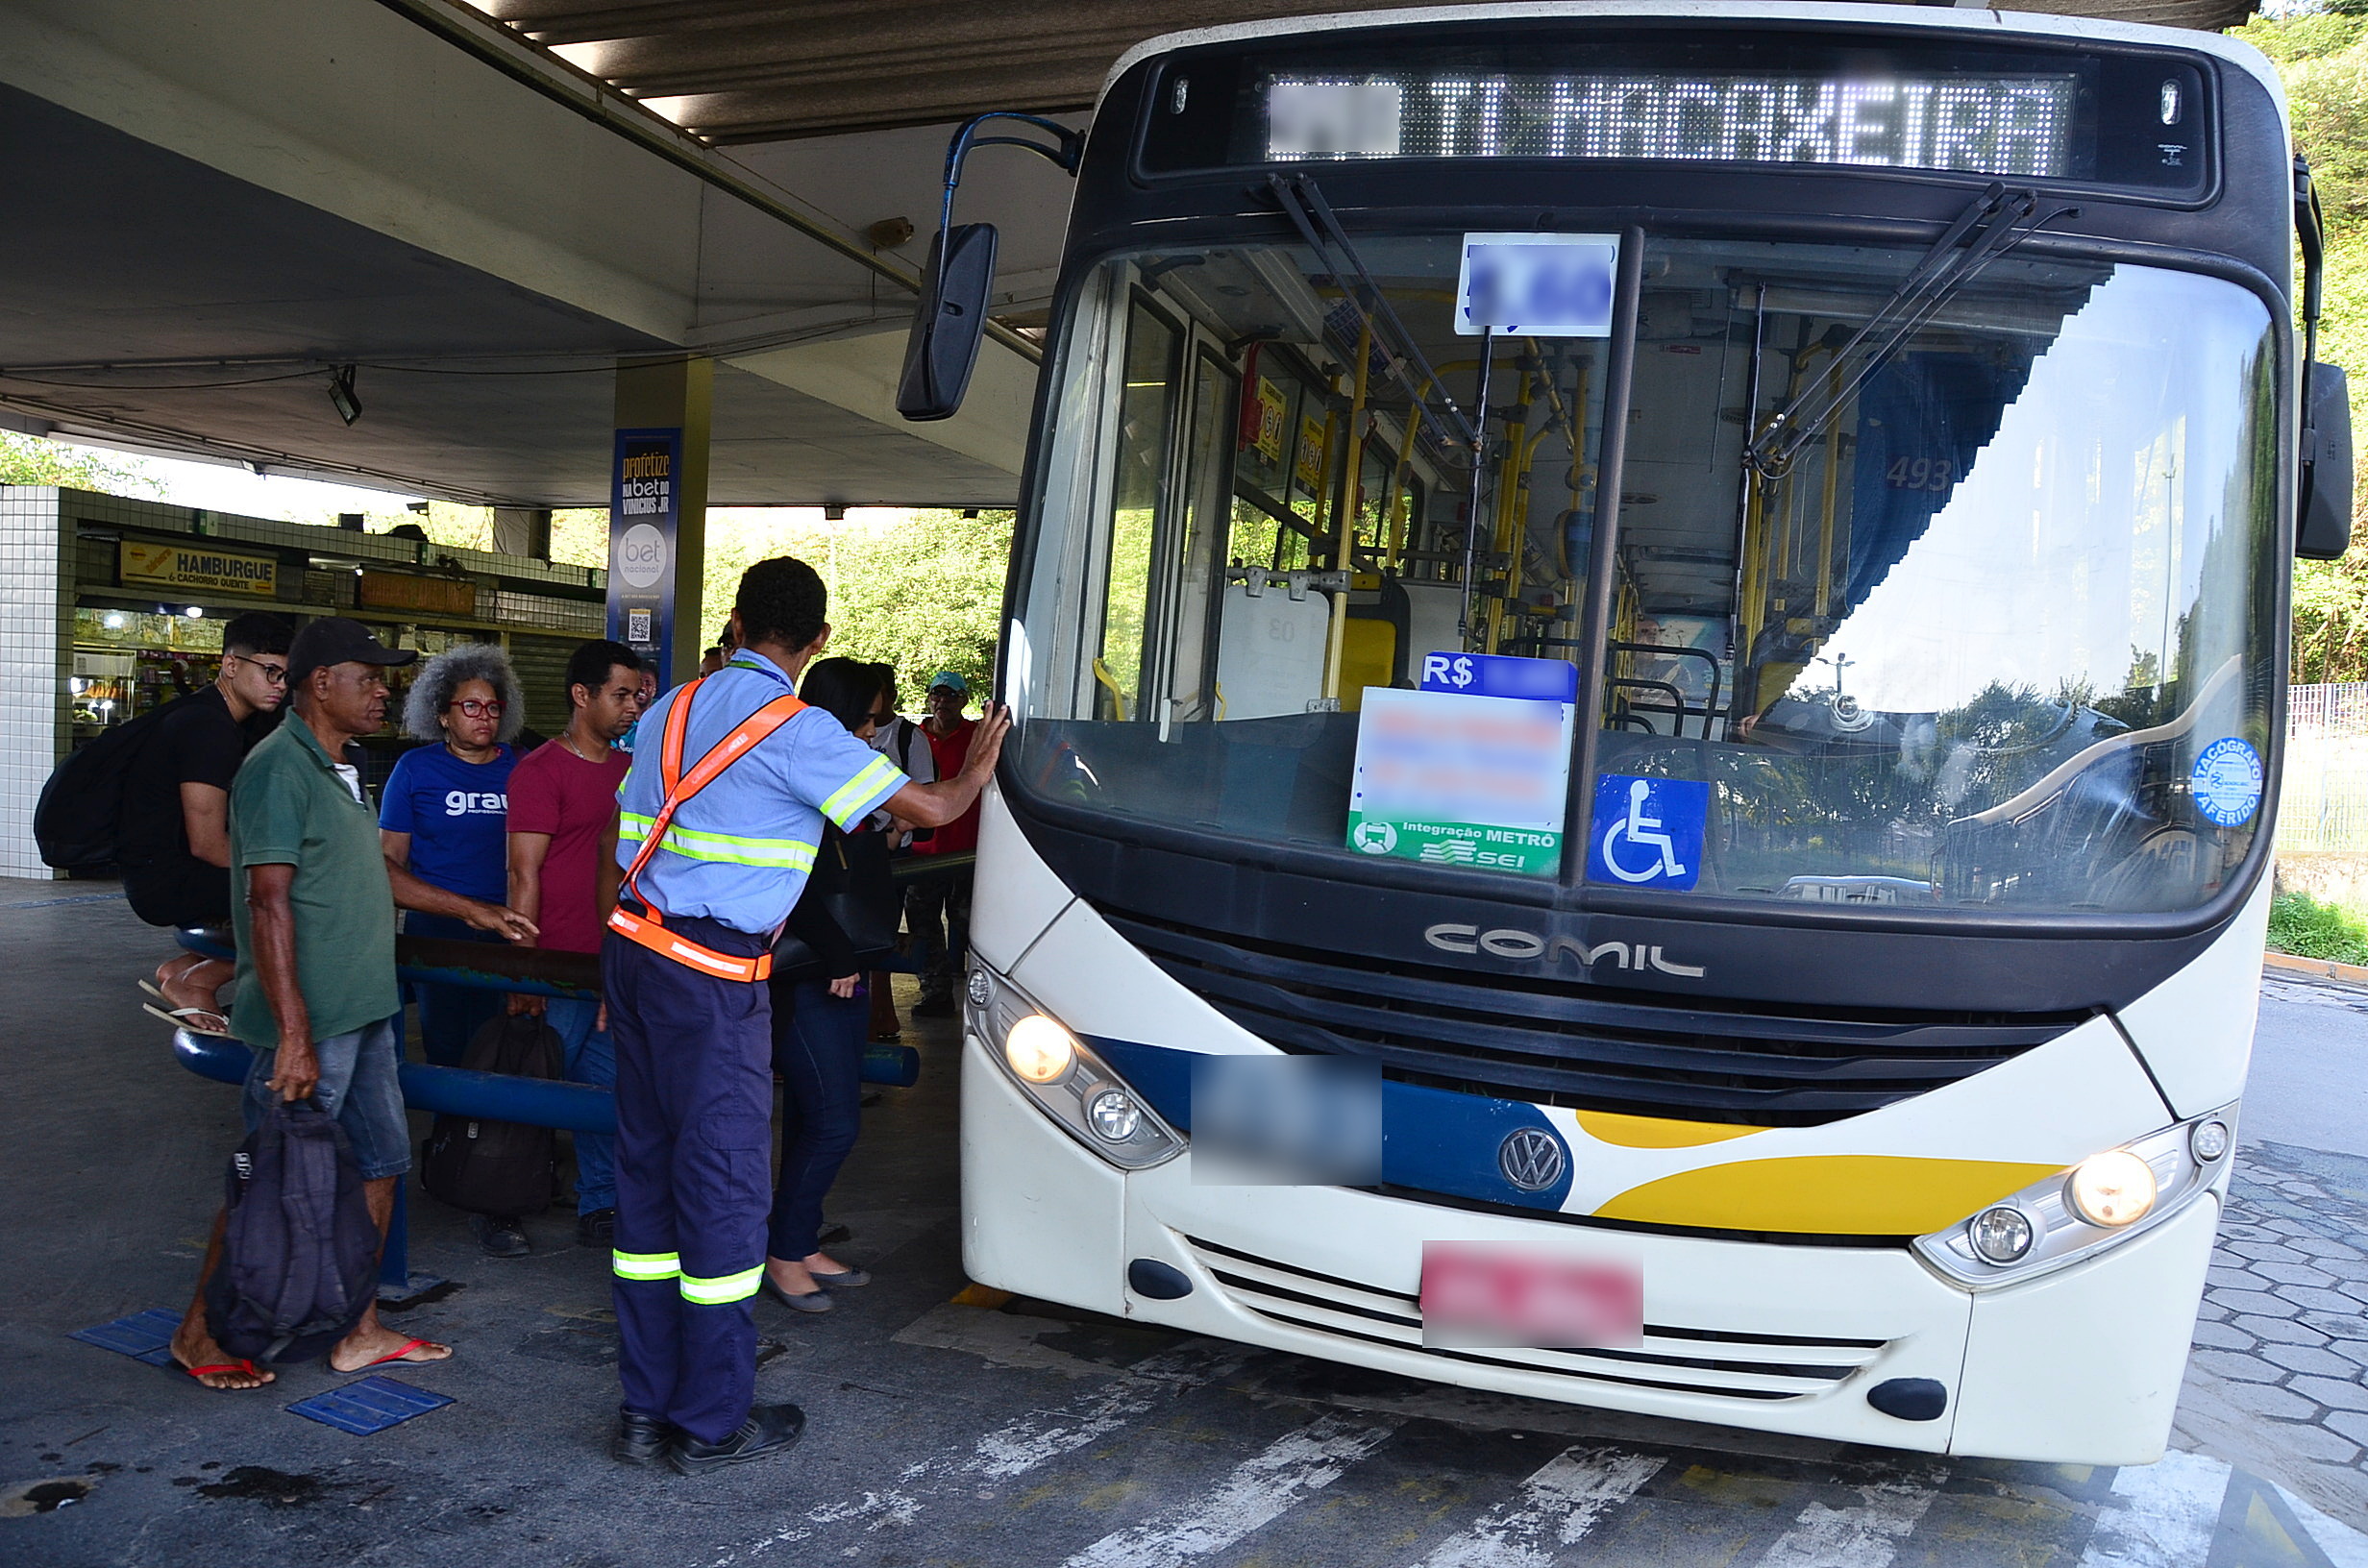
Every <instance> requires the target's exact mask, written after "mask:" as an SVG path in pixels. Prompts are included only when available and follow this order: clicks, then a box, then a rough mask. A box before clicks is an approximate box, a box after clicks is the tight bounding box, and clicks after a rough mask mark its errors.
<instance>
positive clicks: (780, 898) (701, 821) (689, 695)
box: [601, 556, 1010, 1475]
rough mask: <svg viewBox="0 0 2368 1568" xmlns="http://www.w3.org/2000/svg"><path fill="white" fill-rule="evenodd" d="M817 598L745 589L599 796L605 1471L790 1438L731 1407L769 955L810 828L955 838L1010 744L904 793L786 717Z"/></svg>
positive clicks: (741, 1454)
mask: <svg viewBox="0 0 2368 1568" xmlns="http://www.w3.org/2000/svg"><path fill="white" fill-rule="evenodd" d="M826 599H827V596H826V593H825V590H824V587H823V581H822V578H821V577H819V576H816V575H815V572H814V569H813V568H812V567H810V566H807V565H806V564H805V563H804V562H803V561H798V560H792V559H790V558H788V557H786V556H777V557H776V558H774V559H772V560H767V561H759V562H757V563H756V564H755V565H754V566H752V567H751V568H749V570H748V573H747V575H746V576H743V577H742V578H741V579H740V590H739V593H738V596H737V597H736V599H735V600H734V602H733V605H732V612H731V629H732V640H733V641H735V642H736V643H737V644H738V645H739V648H738V651H736V652H735V653H734V654H733V655H732V657H731V660H730V661H729V662H728V663H727V664H726V665H725V666H724V668H723V669H722V670H720V671H718V672H717V673H716V674H712V675H709V676H707V677H705V678H704V679H702V680H699V681H694V682H692V683H690V684H688V685H685V686H679V687H677V688H676V689H675V690H674V691H672V692H669V693H668V694H667V695H666V696H664V697H663V698H659V699H658V701H657V704H656V705H655V706H654V707H653V708H652V709H651V710H650V713H649V715H648V717H647V718H646V719H645V720H644V722H643V724H642V730H641V737H640V744H639V746H638V747H637V749H636V750H635V751H634V754H633V767H632V772H630V773H629V775H628V776H627V778H626V781H625V787H624V789H623V791H622V792H621V793H620V803H621V806H622V810H623V816H622V819H621V826H620V830H619V834H618V845H617V859H618V861H619V863H620V864H621V865H623V866H624V868H625V875H624V879H623V886H622V887H621V889H620V895H619V899H618V905H617V911H616V914H615V915H614V916H613V917H611V919H610V923H609V930H608V934H607V937H606V939H605V941H604V943H603V945H602V948H601V973H602V983H603V986H604V991H605V992H606V996H607V1003H608V1024H609V1029H610V1031H611V1032H612V1033H613V1035H614V1036H615V1040H616V1048H617V1088H616V1095H617V1140H616V1161H617V1218H616V1249H615V1254H614V1261H613V1267H614V1270H615V1274H616V1282H615V1300H616V1309H617V1329H618V1335H619V1340H620V1343H619V1347H618V1351H619V1354H618V1374H619V1377H620V1380H621V1381H622V1383H623V1384H624V1395H625V1397H624V1404H623V1406H622V1408H621V1409H620V1412H619V1414H620V1419H619V1424H618V1430H617V1437H616V1442H615V1445H614V1452H615V1454H616V1456H617V1458H620V1459H623V1460H625V1461H627V1462H629V1463H633V1464H646V1463H648V1462H650V1461H652V1460H654V1459H657V1458H665V1459H667V1460H668V1461H669V1462H671V1463H672V1464H673V1466H674V1468H675V1469H677V1470H678V1471H680V1472H682V1473H683V1474H685V1475H694V1474H699V1473H702V1472H704V1471H707V1470H710V1469H715V1468H718V1467H721V1466H724V1465H728V1464H736V1463H740V1462H743V1461H746V1460H750V1459H757V1458H765V1457H767V1456H769V1455H773V1454H777V1453H780V1452H782V1451H783V1450H785V1449H787V1448H788V1447H789V1446H790V1445H791V1444H793V1443H795V1442H796V1441H797V1440H798V1436H799V1434H800V1433H801V1432H802V1431H803V1429H804V1426H805V1416H804V1414H803V1412H802V1411H801V1410H800V1409H798V1407H796V1406H795V1405H766V1406H756V1405H754V1403H753V1401H754V1396H755V1390H756V1317H755V1311H754V1301H753V1298H754V1296H755V1294H756V1290H757V1286H758V1284H759V1283H760V1282H761V1281H762V1280H763V1279H764V1276H765V1241H766V1235H765V1221H766V1213H767V1210H768V1209H769V1208H770V1205H771V1200H772V1191H771V1186H772V1184H771V1182H770V1181H769V1179H768V1178H769V1175H770V1172H769V1170H768V1166H769V1165H770V1164H771V1163H772V1159H771V1157H772V1152H773V1129H772V1099H773V1070H772V1059H773V1041H772V1012H771V1007H770V1003H769V998H768V996H767V992H766V988H765V986H764V984H763V981H764V980H765V979H766V978H767V977H768V976H769V974H770V973H771V969H772V962H771V960H772V946H773V940H774V934H775V933H776V932H777V930H778V929H779V928H780V925H781V922H782V921H783V919H786V918H787V916H788V915H789V912H790V909H791V907H792V906H793V905H795V904H796V903H797V901H798V894H799V893H800V891H801V890H802V888H803V887H804V884H805V878H806V873H807V871H808V870H810V869H811V868H812V866H813V863H814V854H815V846H816V845H818V844H820V842H821V839H822V826H823V822H824V821H826V820H827V821H830V822H832V823H833V824H835V825H837V826H838V827H839V828H840V829H842V830H844V829H846V828H847V827H849V826H851V824H853V823H855V822H858V821H862V820H863V818H864V817H865V816H867V815H868V814H870V813H871V812H873V811H876V810H878V809H879V808H880V807H882V806H885V807H887V808H888V809H889V810H890V811H891V812H893V813H894V814H895V815H896V816H898V817H899V818H900V819H902V820H903V821H909V822H913V823H916V824H918V825H921V826H925V827H937V826H942V825H943V824H945V823H948V822H950V821H954V820H955V819H956V818H958V817H960V816H961V815H962V814H963V813H964V812H965V811H967V810H969V809H970V807H971V806H972V804H973V803H974V802H975V801H976V800H977V798H978V795H979V792H980V790H981V789H983V788H984V787H985V785H986V782H987V780H988V779H989V778H991V777H993V776H994V772H995V762H996V758H997V756H998V755H999V753H1000V751H1001V749H1002V743H1003V732H1004V730H1005V729H1006V728H1007V727H1008V726H1009V724H1010V718H1009V716H1008V715H1007V714H1005V713H1003V712H1000V711H999V710H990V711H989V713H988V714H987V717H986V718H985V720H983V721H982V722H981V723H980V724H979V727H978V731H977V733H976V735H975V736H974V740H973V743H972V746H971V748H970V756H969V758H968V759H967V761H966V763H965V766H964V767H963V769H962V772H960V773H959V774H958V775H957V776H955V777H953V778H950V779H947V780H944V781H943V782H940V783H935V784H915V783H913V782H912V781H911V780H910V779H908V778H906V777H905V776H904V774H903V773H901V772H898V770H897V767H896V765H895V764H894V763H892V762H890V761H889V760H888V759H887V758H886V757H883V756H880V755H879V754H878V753H877V752H875V751H874V750H872V748H871V747H867V746H866V745H864V744H863V742H861V741H859V740H857V739H856V738H855V737H854V736H853V735H851V734H850V733H849V732H848V730H847V727H846V725H844V724H843V723H840V722H839V721H838V720H836V719H834V718H832V717H831V716H830V715H829V714H828V713H826V712H822V711H819V710H816V709H812V708H807V707H805V706H803V704H802V703H800V702H799V701H798V700H797V699H796V698H794V697H793V695H792V693H793V690H794V687H795V684H796V682H797V679H798V677H799V676H800V675H801V674H802V673H803V672H804V670H805V667H806V665H807V664H808V663H809V662H811V661H812V660H813V659H814V658H815V657H816V655H818V654H820V653H821V652H822V650H823V649H824V647H825V645H826V644H827V643H828V642H829V640H830V627H829V625H828V623H827V622H826V619H825V614H826V607H827V604H826ZM728 742H729V743H731V744H727V743H728ZM670 775H671V776H672V777H673V780H674V782H673V783H672V786H671V788H670V787H669V782H668V780H669V776H670Z"/></svg>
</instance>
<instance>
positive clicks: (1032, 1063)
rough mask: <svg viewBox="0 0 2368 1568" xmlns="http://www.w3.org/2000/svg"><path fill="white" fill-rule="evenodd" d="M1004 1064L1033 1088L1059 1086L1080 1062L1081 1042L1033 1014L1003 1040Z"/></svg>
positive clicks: (1013, 1028) (1046, 1018)
mask: <svg viewBox="0 0 2368 1568" xmlns="http://www.w3.org/2000/svg"><path fill="white" fill-rule="evenodd" d="M1003 1060H1004V1061H1005V1062H1006V1063H1008V1064H1010V1066H1011V1070H1012V1071H1014V1072H1016V1073H1018V1074H1019V1075H1020V1076H1021V1077H1023V1078H1024V1079H1026V1080H1027V1081H1028V1082H1029V1083H1031V1084H1057V1083H1059V1082H1060V1081H1061V1080H1062V1079H1063V1078H1065V1077H1067V1076H1068V1075H1069V1069H1070V1067H1071V1066H1073V1064H1074V1063H1075V1062H1076V1060H1077V1042H1076V1041H1075V1040H1073V1039H1072V1038H1071V1036H1070V1033H1069V1031H1068V1030H1066V1029H1064V1028H1062V1027H1061V1026H1060V1025H1059V1024H1057V1023H1054V1022H1053V1021H1052V1020H1051V1019H1050V1018H1048V1017H1045V1016H1044V1015H1043V1014H1042V1013H1030V1014H1029V1015H1028V1016H1027V1017H1024V1018H1022V1019H1021V1020H1020V1021H1019V1022H1017V1023H1015V1024H1013V1025H1012V1026H1011V1033H1009V1034H1007V1035H1005V1036H1004V1037H1003Z"/></svg>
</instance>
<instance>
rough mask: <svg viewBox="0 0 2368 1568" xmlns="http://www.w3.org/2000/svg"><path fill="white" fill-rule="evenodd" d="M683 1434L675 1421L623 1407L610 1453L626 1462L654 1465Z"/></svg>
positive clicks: (619, 1408)
mask: <svg viewBox="0 0 2368 1568" xmlns="http://www.w3.org/2000/svg"><path fill="white" fill-rule="evenodd" d="M681 1435H682V1433H680V1432H679V1431H678V1430H677V1429H676V1427H675V1424H674V1423H673V1422H672V1421H661V1420H659V1419H658V1418H657V1417H656V1416H654V1415H644V1414H642V1413H641V1412H640V1411H639V1410H629V1409H625V1408H624V1407H622V1406H620V1407H618V1409H617V1435H616V1436H615V1438H613V1439H612V1440H611V1441H610V1442H609V1444H608V1452H609V1453H610V1454H611V1455H613V1456H615V1457H616V1458H618V1459H619V1460H621V1461H623V1462H624V1463H626V1464H655V1463H656V1462H657V1461H658V1460H660V1459H662V1458H665V1457H666V1451H667V1450H668V1449H669V1448H672V1447H673V1446H674V1445H675V1442H676V1441H677V1440H678V1438H680V1437H681Z"/></svg>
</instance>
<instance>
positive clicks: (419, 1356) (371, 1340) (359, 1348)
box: [329, 1321, 453, 1372]
mask: <svg viewBox="0 0 2368 1568" xmlns="http://www.w3.org/2000/svg"><path fill="white" fill-rule="evenodd" d="M452 1353H453V1347H452V1346H450V1345H439V1344H437V1343H436V1342H435V1341H434V1340H432V1339H414V1338H413V1337H412V1336H411V1335H407V1334H402V1333H399V1332H397V1331H396V1330H393V1329H390V1328H388V1327H386V1326H385V1325H384V1324H382V1323H379V1322H376V1321H372V1322H370V1323H366V1324H364V1325H363V1326H362V1327H360V1328H358V1329H356V1330H355V1331H354V1332H353V1333H352V1334H349V1335H346V1336H345V1337H344V1338H342V1339H340V1340H338V1341H337V1344H336V1348H335V1349H333V1350H332V1351H331V1352H330V1353H329V1369H330V1370H331V1371H332V1372H358V1371H360V1370H361V1369H362V1368H363V1367H365V1366H371V1365H375V1364H377V1363H379V1362H382V1361H384V1362H388V1363H390V1364H391V1363H393V1362H396V1361H411V1362H417V1361H441V1360H448V1359H449V1358H450V1357H451V1356H452Z"/></svg>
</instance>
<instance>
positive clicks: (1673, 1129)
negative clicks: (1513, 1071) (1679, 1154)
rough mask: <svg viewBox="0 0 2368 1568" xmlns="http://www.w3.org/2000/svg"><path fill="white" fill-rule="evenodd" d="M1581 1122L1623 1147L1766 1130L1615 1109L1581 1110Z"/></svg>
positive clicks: (1677, 1145)
mask: <svg viewBox="0 0 2368 1568" xmlns="http://www.w3.org/2000/svg"><path fill="white" fill-rule="evenodd" d="M1578 1117H1579V1125H1580V1126H1581V1127H1584V1128H1586V1129H1587V1136H1588V1137H1590V1138H1591V1139H1594V1140H1595V1141H1596V1142H1598V1143H1611V1144H1615V1145H1616V1146H1618V1147H1620V1148H1623V1149H1691V1148H1698V1147H1699V1146H1701V1145H1702V1144H1705V1143H1724V1142H1725V1141H1726V1140H1727V1139H1731V1138H1749V1137H1750V1136H1751V1135H1752V1134H1754V1133H1764V1132H1766V1131H1767V1129H1766V1128H1764V1127H1744V1126H1739V1125H1738V1124H1736V1123H1734V1122H1725V1121H1670V1120H1667V1119H1665V1118H1664V1117H1661V1116H1626V1115H1620V1114H1619V1113H1618V1112H1616V1111H1581V1112H1579V1113H1578Z"/></svg>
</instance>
